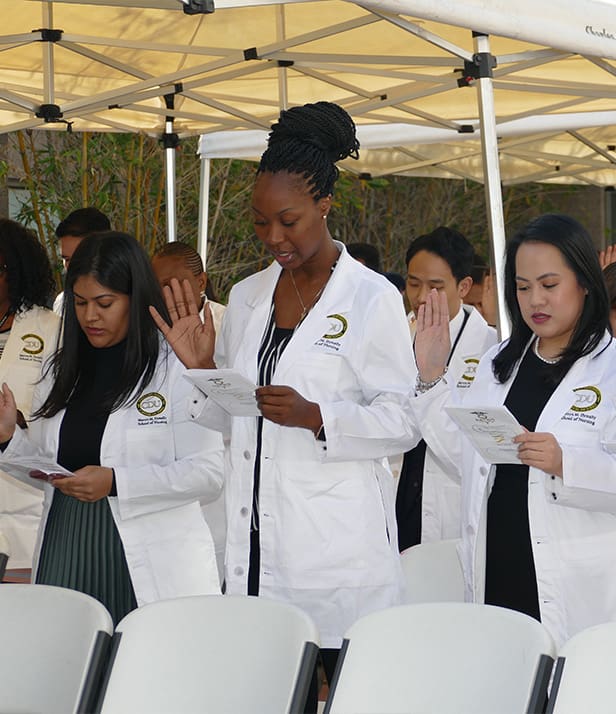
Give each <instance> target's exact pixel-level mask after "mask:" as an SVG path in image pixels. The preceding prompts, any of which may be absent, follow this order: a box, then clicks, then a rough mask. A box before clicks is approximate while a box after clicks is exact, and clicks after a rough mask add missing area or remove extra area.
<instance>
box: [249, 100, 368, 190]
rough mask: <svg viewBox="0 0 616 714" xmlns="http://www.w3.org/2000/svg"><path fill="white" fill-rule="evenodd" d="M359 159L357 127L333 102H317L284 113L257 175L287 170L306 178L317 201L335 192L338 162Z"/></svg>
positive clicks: (271, 134) (273, 128) (272, 134)
mask: <svg viewBox="0 0 616 714" xmlns="http://www.w3.org/2000/svg"><path fill="white" fill-rule="evenodd" d="M349 156H350V157H351V158H353V159H357V158H359V141H358V140H357V137H356V136H355V124H354V123H353V120H352V119H351V117H350V116H349V115H348V114H347V112H346V111H345V110H344V109H342V107H339V106H338V105H337V104H332V102H316V103H314V104H304V105H303V106H300V107H293V108H291V109H287V110H283V111H282V112H281V113H280V118H279V119H278V122H277V123H276V124H273V125H272V130H271V132H270V135H269V138H268V142H267V149H266V150H265V152H264V154H263V156H262V157H261V161H260V163H259V168H258V169H257V175H258V174H260V173H263V172H270V173H278V172H279V171H286V172H288V173H290V174H297V175H299V176H303V178H304V179H305V180H306V182H307V184H308V186H309V190H310V193H311V195H312V197H313V198H314V200H315V201H319V200H320V199H321V198H326V197H327V196H329V195H331V194H332V193H333V191H334V184H335V183H336V180H337V179H338V176H339V171H338V167H337V166H336V165H335V162H336V161H341V160H342V159H346V158H347V157H349Z"/></svg>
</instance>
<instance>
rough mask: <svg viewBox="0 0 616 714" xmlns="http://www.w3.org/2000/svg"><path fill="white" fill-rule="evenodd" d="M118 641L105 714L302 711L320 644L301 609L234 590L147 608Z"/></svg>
mask: <svg viewBox="0 0 616 714" xmlns="http://www.w3.org/2000/svg"><path fill="white" fill-rule="evenodd" d="M116 638H119V640H118V641H117V646H116V643H114V649H115V653H114V654H113V655H112V664H111V669H110V673H109V677H108V682H107V685H106V689H105V690H104V695H103V700H102V705H101V711H102V712H103V714H115V713H118V714H120V713H121V714H125V713H126V712H131V714H140V713H143V714H146V712H147V714H156V713H157V712H160V713H161V714H169V712H182V714H189V713H190V712H215V713H216V714H238V713H239V712H250V713H251V714H261V713H263V714H286V712H298V713H299V712H302V711H303V707H304V703H305V700H306V694H307V691H308V686H309V683H310V680H311V677H312V671H313V668H314V663H315V661H316V655H317V652H318V644H319V640H318V632H317V629H316V627H315V625H314V624H313V622H312V620H311V619H310V618H309V617H308V616H307V615H306V614H305V613H304V612H302V611H301V610H299V609H297V608H295V607H292V606H291V605H287V604H285V603H281V602H275V601H272V600H267V599H266V598H255V597H248V596H245V597H243V596H232V595H203V596H194V597H185V598H177V599H173V600H163V601H160V602H157V603H153V604H151V605H146V606H145V607H142V608H139V609H138V610H135V611H134V612H131V613H130V614H129V615H127V616H126V617H125V618H124V619H123V620H122V621H121V622H120V623H119V624H118V627H117V630H116Z"/></svg>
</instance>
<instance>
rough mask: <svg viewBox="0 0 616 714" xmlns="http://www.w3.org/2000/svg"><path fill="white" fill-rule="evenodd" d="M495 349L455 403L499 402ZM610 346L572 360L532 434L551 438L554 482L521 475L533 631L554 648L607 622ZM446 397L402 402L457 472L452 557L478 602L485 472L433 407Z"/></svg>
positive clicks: (438, 392) (613, 583)
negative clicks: (535, 603) (559, 457)
mask: <svg viewBox="0 0 616 714" xmlns="http://www.w3.org/2000/svg"><path fill="white" fill-rule="evenodd" d="M497 351H498V347H495V348H493V349H492V350H490V352H488V353H487V354H486V355H485V356H484V358H483V359H482V360H481V363H480V365H479V369H478V371H477V376H476V378H475V381H474V382H473V385H472V387H471V388H470V389H469V390H468V391H467V392H466V394H465V395H464V400H463V404H464V405H465V406H472V405H477V406H489V405H501V404H503V403H504V401H505V398H506V396H507V392H508V390H509V387H510V386H511V384H512V382H513V379H514V378H515V375H516V373H517V368H516V370H514V374H513V375H512V376H511V377H510V379H509V380H507V382H506V383H505V384H500V383H499V382H498V381H497V380H496V378H495V377H494V375H493V374H492V359H493V357H494V355H495V354H496V353H497ZM614 365H616V342H615V341H614V340H611V339H610V337H609V336H608V335H606V336H605V337H604V339H603V341H602V343H601V344H600V346H599V347H598V348H597V349H595V351H594V352H593V353H592V354H591V355H588V356H586V357H583V358H581V359H579V360H578V361H577V362H576V363H575V364H574V365H573V367H572V368H571V369H570V370H569V373H568V374H567V375H566V376H565V378H564V379H563V380H562V382H561V383H560V385H559V386H558V387H557V388H556V390H555V391H554V393H553V395H552V397H551V398H550V400H549V401H548V403H547V404H546V406H545V408H544V410H543V412H542V413H541V415H540V417H539V420H538V422H537V426H536V431H538V432H549V433H552V434H553V435H554V436H555V437H556V440H557V441H558V443H559V444H560V446H561V449H562V452H563V478H562V479H560V478H558V477H556V476H552V475H550V474H547V473H545V472H544V471H541V470H539V469H537V468H530V470H529V482H528V517H529V524H530V536H531V543H532V549H533V557H534V561H535V570H536V574H537V588H538V594H539V609H540V613H541V620H542V622H543V624H544V625H545V626H546V627H547V629H548V630H549V631H550V633H551V634H552V636H553V637H554V639H555V640H556V642H557V643H563V642H565V641H566V640H567V639H568V638H569V637H571V636H572V635H574V634H575V633H576V632H579V631H580V630H582V629H584V628H586V627H590V626H592V625H595V624H598V623H602V622H607V621H612V620H616V456H615V452H616V405H615V403H614V394H616V369H615V367H614ZM451 397H452V391H450V389H448V387H447V386H446V385H444V384H442V383H441V384H438V385H437V386H436V387H434V388H433V389H432V390H430V392H428V393H426V394H423V395H419V396H417V397H415V398H414V399H412V400H411V401H412V404H413V410H414V412H415V414H416V416H417V418H418V419H421V420H422V424H423V425H424V427H425V429H424V433H426V435H427V440H429V442H430V443H431V445H433V446H434V448H436V449H437V450H438V453H439V458H443V459H444V460H447V459H449V466H450V467H451V466H452V465H453V464H455V463H458V464H461V469H462V545H461V548H460V556H461V561H462V567H463V570H464V577H465V583H466V588H467V598H468V599H471V600H474V601H476V602H482V601H483V597H484V584H485V538H486V532H485V527H486V513H487V499H488V496H489V494H490V490H491V488H492V485H493V483H494V474H495V467H494V466H491V465H490V464H489V463H487V462H485V461H484V460H483V459H482V458H481V457H480V456H479V455H478V454H477V452H476V451H474V449H473V448H472V447H471V446H470V444H469V442H468V441H466V440H465V439H464V437H462V436H461V433H460V431H459V430H458V429H457V428H456V427H455V425H454V424H453V422H451V421H450V420H449V419H448V418H447V416H446V414H445V413H444V412H443V409H442V407H443V406H444V404H446V403H447V402H448V401H450V400H451Z"/></svg>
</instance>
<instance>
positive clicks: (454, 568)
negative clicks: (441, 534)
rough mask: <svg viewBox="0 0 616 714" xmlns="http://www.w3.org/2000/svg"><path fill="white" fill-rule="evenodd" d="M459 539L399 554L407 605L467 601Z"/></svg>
mask: <svg viewBox="0 0 616 714" xmlns="http://www.w3.org/2000/svg"><path fill="white" fill-rule="evenodd" d="M459 542H460V541H459V540H457V539H456V540H441V541H435V542H433V543H421V544H420V545H414V546H412V547H411V548H407V549H406V550H405V551H403V552H402V553H401V555H400V560H401V563H402V570H403V572H404V579H405V584H406V595H405V598H404V602H405V603H408V604H412V603H420V602H464V576H463V575H462V566H461V565H460V559H459V557H458V551H457V545H458V543H459Z"/></svg>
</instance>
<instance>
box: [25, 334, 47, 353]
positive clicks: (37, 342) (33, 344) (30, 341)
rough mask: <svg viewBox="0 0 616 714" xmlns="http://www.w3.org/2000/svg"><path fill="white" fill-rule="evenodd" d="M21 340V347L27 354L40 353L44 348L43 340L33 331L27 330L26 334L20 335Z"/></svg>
mask: <svg viewBox="0 0 616 714" xmlns="http://www.w3.org/2000/svg"><path fill="white" fill-rule="evenodd" d="M21 341H22V342H23V345H22V346H21V349H22V351H23V352H25V353H26V354H27V355H40V354H41V352H42V351H43V350H44V349H45V340H44V339H43V338H42V337H39V336H38V335H35V334H34V333H33V332H29V333H28V334H27V335H22V337H21Z"/></svg>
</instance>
